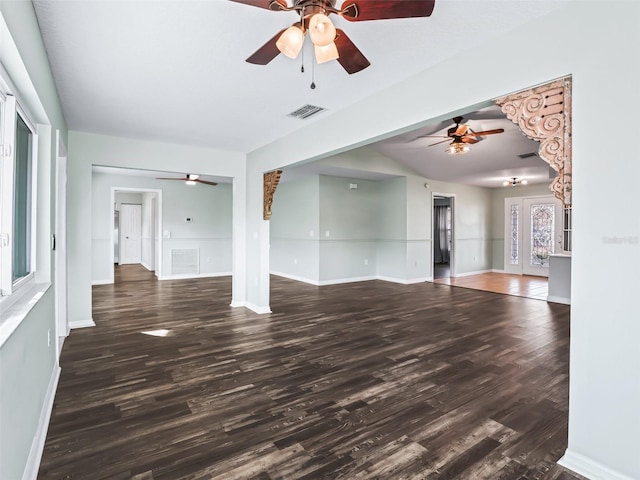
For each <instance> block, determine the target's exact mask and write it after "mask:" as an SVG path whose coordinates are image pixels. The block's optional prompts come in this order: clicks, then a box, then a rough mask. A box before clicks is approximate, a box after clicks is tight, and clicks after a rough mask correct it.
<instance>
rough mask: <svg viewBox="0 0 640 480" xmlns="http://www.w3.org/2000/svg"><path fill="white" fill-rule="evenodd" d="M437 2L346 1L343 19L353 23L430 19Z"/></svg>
mask: <svg viewBox="0 0 640 480" xmlns="http://www.w3.org/2000/svg"><path fill="white" fill-rule="evenodd" d="M435 3H436V2H435V0H355V1H351V0H345V1H344V2H343V4H342V10H344V11H345V12H344V14H343V17H344V18H346V19H347V20H349V21H351V22H362V21H365V20H385V19H389V18H412V17H428V16H430V15H431V12H433V7H434V5H435Z"/></svg>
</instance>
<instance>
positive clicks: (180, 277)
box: [158, 272, 232, 280]
mask: <svg viewBox="0 0 640 480" xmlns="http://www.w3.org/2000/svg"><path fill="white" fill-rule="evenodd" d="M231 275H232V274H231V272H215V273H199V274H197V275H193V274H190V273H185V274H179V275H162V276H159V277H158V280H187V279H190V278H212V277H230V276H231Z"/></svg>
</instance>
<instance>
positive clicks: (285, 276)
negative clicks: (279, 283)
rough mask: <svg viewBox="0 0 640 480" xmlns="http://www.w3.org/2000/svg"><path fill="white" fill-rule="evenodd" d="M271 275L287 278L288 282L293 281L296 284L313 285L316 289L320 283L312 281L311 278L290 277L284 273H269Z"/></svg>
mask: <svg viewBox="0 0 640 480" xmlns="http://www.w3.org/2000/svg"><path fill="white" fill-rule="evenodd" d="M269 273H270V274H271V275H275V276H276V277H282V278H288V279H289V280H295V281H296V282H303V283H308V284H310V285H315V286H316V287H317V286H319V285H320V282H318V281H317V280H312V279H311V278H306V277H300V276H298V275H290V274H288V273H284V272H269Z"/></svg>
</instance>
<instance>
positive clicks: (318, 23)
mask: <svg viewBox="0 0 640 480" xmlns="http://www.w3.org/2000/svg"><path fill="white" fill-rule="evenodd" d="M300 17H301V19H300V21H299V22H296V23H294V24H293V25H291V26H290V27H289V28H287V29H286V30H285V31H284V32H283V33H282V35H280V38H278V40H277V41H276V47H278V50H280V52H282V53H283V54H284V55H286V56H287V57H289V58H297V57H298V55H299V54H300V51H301V50H302V46H303V44H304V39H305V35H306V33H307V31H306V30H305V28H304V25H306V20H305V17H304V10H303V11H302V12H301V13H300ZM308 24H309V37H310V38H311V43H313V45H314V49H315V54H316V62H318V63H325V62H328V61H330V60H337V59H338V58H339V56H340V55H339V54H338V47H337V46H336V44H335V43H334V40H335V38H336V27H335V26H334V25H333V22H332V21H331V19H330V18H329V17H327V16H326V15H325V14H324V13H315V14H314V15H313V16H311V19H310V20H309V22H308Z"/></svg>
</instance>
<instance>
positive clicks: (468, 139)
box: [460, 135, 480, 145]
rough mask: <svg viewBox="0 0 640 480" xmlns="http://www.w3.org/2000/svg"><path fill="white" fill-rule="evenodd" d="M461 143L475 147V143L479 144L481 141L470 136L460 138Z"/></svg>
mask: <svg viewBox="0 0 640 480" xmlns="http://www.w3.org/2000/svg"><path fill="white" fill-rule="evenodd" d="M460 141H461V142H462V143H469V144H471V145H473V144H474V143H478V142H479V141H480V140H478V139H477V138H475V137H470V136H469V135H465V136H464V137H460Z"/></svg>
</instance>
